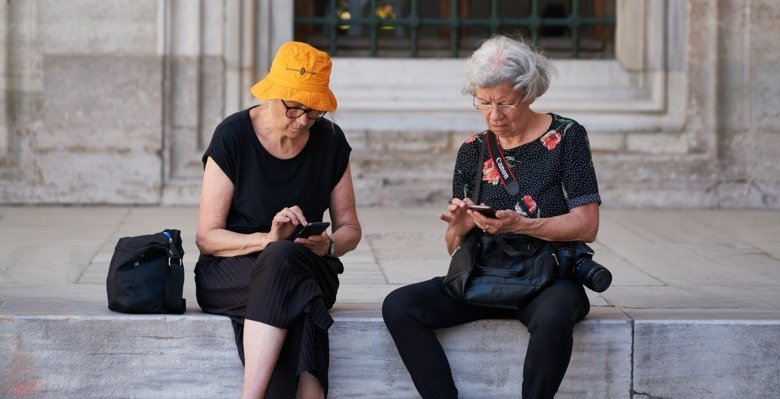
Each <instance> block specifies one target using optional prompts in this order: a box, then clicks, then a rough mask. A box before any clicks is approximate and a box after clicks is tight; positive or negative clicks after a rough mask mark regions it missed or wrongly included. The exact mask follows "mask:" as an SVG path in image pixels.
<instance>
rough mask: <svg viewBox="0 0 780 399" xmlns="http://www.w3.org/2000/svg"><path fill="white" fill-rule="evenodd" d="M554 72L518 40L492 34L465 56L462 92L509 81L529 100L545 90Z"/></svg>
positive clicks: (550, 65)
mask: <svg viewBox="0 0 780 399" xmlns="http://www.w3.org/2000/svg"><path fill="white" fill-rule="evenodd" d="M555 74H556V69H555V66H554V65H553V64H552V62H551V61H550V60H549V59H547V57H545V56H543V55H542V54H540V53H539V52H537V51H535V50H533V49H532V48H531V47H529V46H528V45H527V44H525V43H524V42H523V41H521V40H514V39H510V38H508V37H506V36H501V35H497V36H493V37H491V38H490V39H488V40H486V41H485V42H484V43H482V45H481V46H479V48H478V49H477V50H476V51H474V53H472V54H471V56H470V57H469V58H468V59H466V82H465V83H464V84H463V90H462V92H463V94H470V95H472V96H473V95H474V92H475V90H476V89H478V88H480V87H495V86H498V85H500V84H502V83H506V84H509V85H510V86H512V87H513V88H514V89H515V90H516V91H519V92H521V93H523V101H533V100H535V99H536V98H537V97H539V96H541V95H542V94H544V93H545V92H546V91H547V88H548V87H549V86H550V79H551V77H552V76H554V75H555Z"/></svg>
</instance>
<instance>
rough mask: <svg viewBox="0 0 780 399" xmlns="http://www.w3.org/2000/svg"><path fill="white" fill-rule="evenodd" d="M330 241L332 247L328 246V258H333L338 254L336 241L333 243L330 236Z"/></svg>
mask: <svg viewBox="0 0 780 399" xmlns="http://www.w3.org/2000/svg"><path fill="white" fill-rule="evenodd" d="M328 241H330V245H329V246H328V254H327V256H333V254H335V253H336V241H333V239H332V238H330V236H328Z"/></svg>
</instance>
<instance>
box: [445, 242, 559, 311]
mask: <svg viewBox="0 0 780 399" xmlns="http://www.w3.org/2000/svg"><path fill="white" fill-rule="evenodd" d="M553 278H555V260H554V258H553V256H552V245H551V244H550V243H548V242H545V241H542V240H538V239H534V238H529V237H517V239H510V238H506V239H505V238H502V237H498V236H494V235H491V234H483V233H482V232H481V231H479V230H472V231H471V232H470V233H469V235H467V236H466V238H465V239H464V240H463V243H462V244H461V246H460V247H459V248H458V249H457V250H456V251H455V253H454V254H453V255H452V260H451V261H450V268H449V271H448V272H447V277H445V279H444V290H445V291H446V292H447V293H448V294H449V295H450V296H451V297H453V298H455V299H458V300H461V301H463V302H465V303H468V304H471V305H478V306H490V307H498V308H507V309H518V308H519V307H520V306H522V305H523V304H524V303H525V302H526V301H527V300H529V299H530V298H532V297H533V296H534V295H535V294H536V293H537V292H538V291H539V290H541V289H542V288H544V287H546V286H547V285H548V284H549V283H550V282H551V281H552V280H553Z"/></svg>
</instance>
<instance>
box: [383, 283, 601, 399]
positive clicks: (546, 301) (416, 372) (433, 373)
mask: <svg viewBox="0 0 780 399" xmlns="http://www.w3.org/2000/svg"><path fill="white" fill-rule="evenodd" d="M443 280H444V277H436V278H434V279H432V280H428V281H423V282H421V283H417V284H412V285H408V286H405V287H401V288H399V289H397V290H395V291H393V292H391V293H390V294H389V295H388V296H387V298H385V301H384V304H383V305H382V316H383V317H384V320H385V324H386V325H387V328H388V330H390V334H391V335H392V336H393V340H394V341H395V345H396V347H397V348H398V352H399V353H400V355H401V359H402V360H403V362H404V364H405V365H406V368H407V369H408V370H409V374H411V377H412V381H413V382H414V386H415V387H416V388H417V391H418V392H419V393H420V395H422V397H423V398H425V399H433V398H437V399H438V398H447V399H449V398H457V397H458V390H457V388H456V387H455V382H454V381H453V378H452V371H451V369H450V364H449V361H448V360H447V356H446V354H445V353H444V349H443V348H442V346H441V344H440V343H439V340H438V338H437V337H436V334H435V333H434V330H436V329H440V328H446V327H454V326H457V325H461V324H464V323H467V322H470V321H474V320H480V319H494V318H502V319H505V318H517V319H518V320H520V322H521V323H523V324H524V325H525V326H526V327H527V328H528V331H529V332H530V334H531V337H530V339H529V341H528V350H527V352H526V356H525V363H524V368H523V398H526V399H530V398H552V397H554V396H555V393H556V392H557V391H558V387H559V386H560V385H561V381H562V380H563V376H564V374H565V373H566V369H567V368H568V366H569V360H570V358H571V350H572V332H573V329H574V324H575V323H577V322H578V321H580V320H582V319H583V318H585V316H586V315H587V314H588V311H589V310H590V303H589V301H588V297H587V295H585V290H584V289H583V288H582V286H581V285H580V284H577V283H575V282H573V281H571V280H564V279H556V280H554V282H553V283H552V285H550V286H549V287H547V288H545V289H544V290H542V291H541V292H540V293H539V294H538V295H537V296H536V297H535V298H533V299H532V300H531V301H529V302H528V303H527V304H526V305H525V306H523V307H522V308H521V309H520V310H519V311H517V310H507V309H498V308H486V307H480V306H471V305H467V304H463V303H461V302H459V301H456V300H454V299H452V298H451V297H450V296H449V295H448V294H447V293H446V292H445V291H444V289H443V288H442V282H443Z"/></svg>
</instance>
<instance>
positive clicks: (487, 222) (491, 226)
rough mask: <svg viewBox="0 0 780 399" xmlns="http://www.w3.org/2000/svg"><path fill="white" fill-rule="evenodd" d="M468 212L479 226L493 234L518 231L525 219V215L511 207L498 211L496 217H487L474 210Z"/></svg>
mask: <svg viewBox="0 0 780 399" xmlns="http://www.w3.org/2000/svg"><path fill="white" fill-rule="evenodd" d="M468 213H469V215H471V218H472V220H474V223H475V224H476V225H477V228H479V229H481V230H482V231H484V232H485V233H491V234H499V233H516V232H518V231H520V230H521V226H522V224H523V222H524V221H525V218H524V217H523V216H521V215H520V214H519V213H517V212H515V211H512V210H509V209H502V210H499V211H497V212H496V217H495V218H490V217H487V216H485V215H483V214H481V213H479V212H476V211H472V210H469V211H468Z"/></svg>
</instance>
